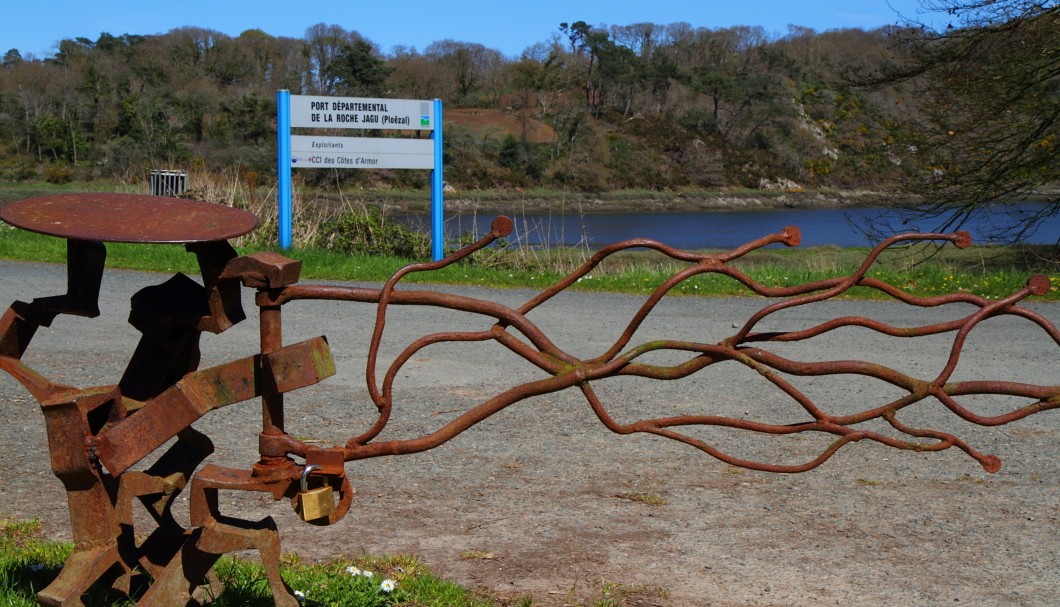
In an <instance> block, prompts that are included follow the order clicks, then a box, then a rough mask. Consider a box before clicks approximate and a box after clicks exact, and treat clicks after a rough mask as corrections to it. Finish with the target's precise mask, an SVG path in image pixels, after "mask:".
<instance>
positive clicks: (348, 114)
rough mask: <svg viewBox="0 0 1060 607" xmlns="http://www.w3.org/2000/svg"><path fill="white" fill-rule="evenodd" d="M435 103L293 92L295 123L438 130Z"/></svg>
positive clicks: (292, 105) (292, 113)
mask: <svg viewBox="0 0 1060 607" xmlns="http://www.w3.org/2000/svg"><path fill="white" fill-rule="evenodd" d="M434 123H435V120H434V103H433V102H431V101H419V100H414V99H372V98H363V97H318V96H312V95H291V126H293V127H307V128H314V127H315V128H329V129H402V130H410V131H411V130H419V131H433V130H434Z"/></svg>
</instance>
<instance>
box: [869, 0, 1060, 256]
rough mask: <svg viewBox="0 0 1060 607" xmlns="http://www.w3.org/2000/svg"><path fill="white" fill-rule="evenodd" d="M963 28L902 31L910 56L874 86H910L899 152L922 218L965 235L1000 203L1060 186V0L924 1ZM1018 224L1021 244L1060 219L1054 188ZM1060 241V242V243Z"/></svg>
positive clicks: (1013, 233) (1014, 233)
mask: <svg viewBox="0 0 1060 607" xmlns="http://www.w3.org/2000/svg"><path fill="white" fill-rule="evenodd" d="M922 6H923V7H924V8H925V9H926V10H928V11H931V12H934V13H945V14H946V15H948V16H949V17H950V18H952V20H953V21H951V22H949V23H947V24H946V25H945V27H944V28H938V29H933V28H929V27H927V26H923V25H920V24H909V25H911V26H914V27H910V28H908V29H904V30H902V31H899V32H898V33H897V34H896V38H897V39H898V40H899V44H900V46H901V47H902V50H904V51H906V52H907V55H906V57H907V59H906V60H905V61H901V62H899V63H896V64H892V65H891V66H890V68H889V69H888V70H886V71H885V72H884V73H883V74H882V75H880V76H879V77H877V78H875V79H872V82H873V84H888V85H894V84H900V85H902V86H905V87H908V90H909V97H915V98H916V103H915V108H916V111H910V112H909V113H907V114H906V117H905V118H904V119H902V120H901V121H899V123H898V124H897V125H896V126H897V129H896V130H897V133H898V134H897V136H896V140H897V141H898V142H899V143H900V145H897V146H894V150H893V152H894V154H895V156H896V157H897V158H898V159H900V160H901V161H902V162H903V163H904V165H905V166H907V167H908V168H909V169H910V172H909V174H908V176H909V177H908V179H907V181H906V188H907V190H908V192H910V193H912V194H915V195H917V196H918V197H920V198H921V199H922V201H923V203H922V204H921V205H920V206H919V207H918V208H917V209H916V210H915V211H914V213H913V214H914V215H915V216H916V217H917V218H926V217H931V218H935V221H936V224H937V225H938V227H939V229H947V230H948V229H955V228H957V227H958V226H960V225H962V224H963V223H965V222H966V221H968V220H969V219H970V218H971V217H973V216H975V215H977V214H980V213H983V212H984V211H985V210H986V209H987V208H989V207H991V206H993V205H996V204H998V203H1008V202H1017V201H1024V200H1027V199H1028V198H1030V197H1032V196H1036V195H1037V196H1040V195H1041V192H1042V189H1043V187H1046V186H1049V185H1050V184H1053V185H1055V184H1056V183H1057V182H1058V181H1060V162H1058V161H1057V153H1058V147H1060V6H1058V4H1057V2H1056V1H1055V0H1049V1H1041V0H922ZM1045 202H1046V203H1045V204H1044V205H1042V206H1040V207H1035V208H1034V209H1033V210H1032V211H1030V212H1027V211H1025V210H1021V211H1017V212H1018V213H1020V215H1019V216H1018V219H1019V220H1020V221H1019V223H1018V224H1017V227H1015V228H1012V229H1010V230H1007V231H1006V232H1005V233H1001V234H996V235H993V236H994V237H1003V238H1005V239H1007V240H1009V241H1018V240H1019V239H1021V238H1022V237H1024V236H1027V235H1029V234H1030V233H1032V232H1033V231H1034V230H1035V229H1036V228H1037V227H1038V226H1039V225H1040V223H1041V221H1042V220H1044V219H1046V218H1048V217H1051V216H1053V215H1056V214H1057V213H1060V196H1058V194H1057V193H1056V192H1055V190H1054V191H1053V193H1051V194H1047V195H1046V201H1045ZM1058 242H1060V237H1058Z"/></svg>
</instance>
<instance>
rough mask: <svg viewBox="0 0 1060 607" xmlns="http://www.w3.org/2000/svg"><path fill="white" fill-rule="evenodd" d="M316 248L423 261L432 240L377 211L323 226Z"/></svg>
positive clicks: (351, 214)
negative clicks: (421, 259)
mask: <svg viewBox="0 0 1060 607" xmlns="http://www.w3.org/2000/svg"><path fill="white" fill-rule="evenodd" d="M313 244H314V246H316V247H319V248H322V249H326V250H329V251H336V252H340V253H360V254H364V255H383V256H390V257H404V258H407V259H420V258H424V257H429V256H430V238H429V237H428V236H427V235H426V234H421V233H419V232H415V231H413V230H411V229H409V228H407V227H406V226H404V225H402V224H400V223H398V222H397V221H394V220H392V219H389V218H387V217H386V216H385V215H383V213H382V212H381V211H380V210H379V209H378V208H375V207H366V208H363V209H358V210H349V211H345V212H343V213H342V214H340V215H339V216H338V217H336V218H335V219H332V220H329V221H327V222H326V223H324V225H322V226H321V228H320V232H319V233H318V236H317V238H316V240H315V241H314V243H313Z"/></svg>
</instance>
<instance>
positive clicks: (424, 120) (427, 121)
mask: <svg viewBox="0 0 1060 607" xmlns="http://www.w3.org/2000/svg"><path fill="white" fill-rule="evenodd" d="M420 126H431V117H430V116H429V115H428V116H420Z"/></svg>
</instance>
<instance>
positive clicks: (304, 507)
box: [297, 465, 335, 522]
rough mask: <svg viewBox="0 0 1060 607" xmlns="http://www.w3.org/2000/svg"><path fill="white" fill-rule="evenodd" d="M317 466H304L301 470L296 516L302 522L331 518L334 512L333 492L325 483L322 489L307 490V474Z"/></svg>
mask: <svg viewBox="0 0 1060 607" xmlns="http://www.w3.org/2000/svg"><path fill="white" fill-rule="evenodd" d="M316 468H319V466H316V465H312V466H306V467H305V470H302V478H301V481H300V482H301V487H300V490H299V492H298V509H297V511H298V516H300V517H302V520H303V521H307V522H308V521H315V520H317V519H322V518H326V517H328V516H331V513H332V512H334V511H335V499H334V496H335V490H334V489H332V488H331V485H329V484H327V483H325V484H324V486H323V487H317V488H316V489H310V488H309V483H308V480H309V473H310V472H312V471H313V470H314V469H316Z"/></svg>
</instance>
